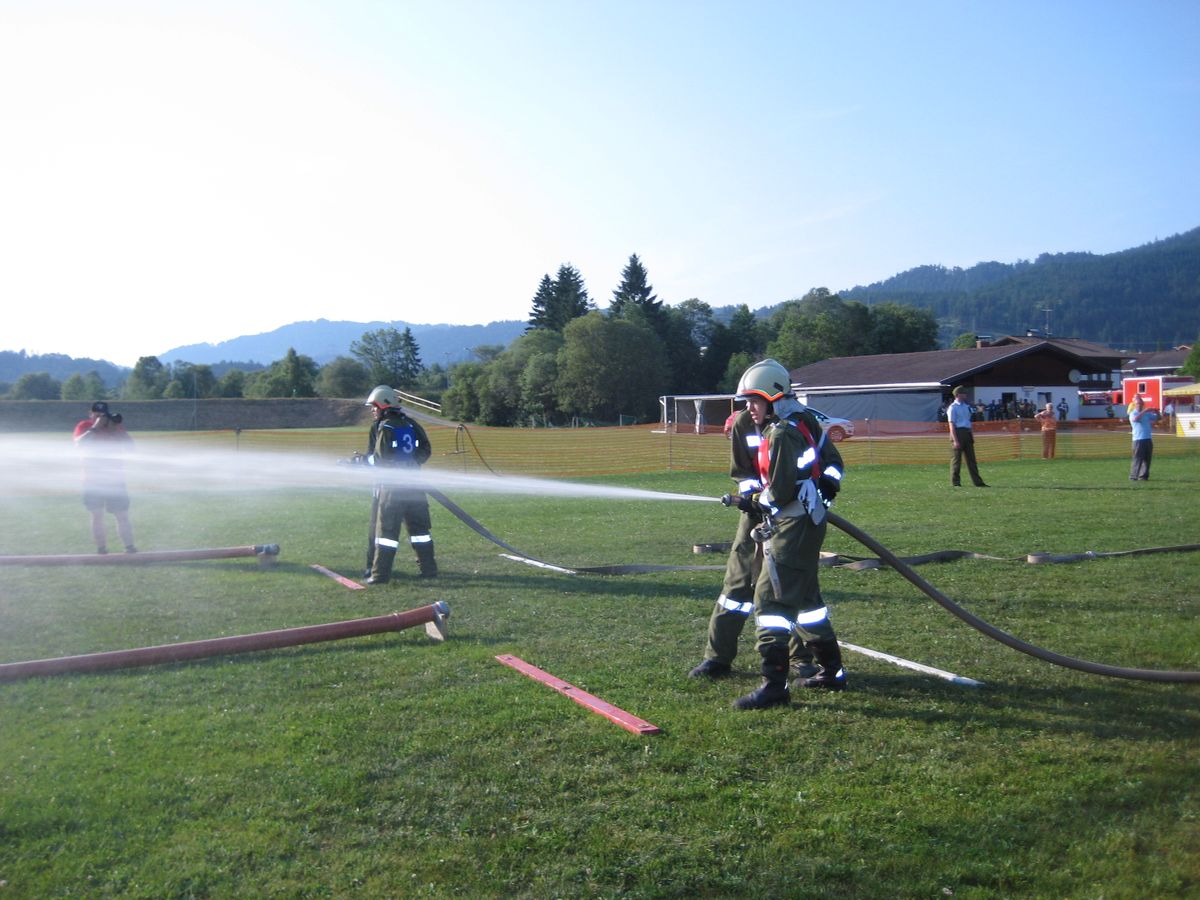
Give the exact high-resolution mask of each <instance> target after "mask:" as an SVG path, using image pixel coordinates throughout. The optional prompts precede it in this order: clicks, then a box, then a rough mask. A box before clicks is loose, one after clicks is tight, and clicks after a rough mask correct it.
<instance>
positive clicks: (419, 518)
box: [366, 384, 437, 584]
mask: <svg viewBox="0 0 1200 900" xmlns="http://www.w3.org/2000/svg"><path fill="white" fill-rule="evenodd" d="M366 405H367V406H369V407H371V410H372V412H373V413H374V416H375V421H374V422H373V423H372V424H371V432H370V435H369V437H368V440H367V455H366V461H367V464H368V465H372V466H378V467H379V468H380V470H381V472H380V476H381V480H380V482H379V483H378V484H376V486H375V496H374V501H373V504H372V510H371V540H370V543H369V545H368V547H367V584H386V583H387V582H388V581H389V580H390V579H391V577H392V564H393V562H394V561H395V558H396V550H397V548H399V546H400V527H401V525H404V526H406V527H407V528H408V540H409V543H410V544H412V548H413V550H414V552H415V553H416V554H417V562H418V564H419V566H420V571H421V577H422V578H433V577H435V576H436V575H437V562H436V561H435V560H434V558H433V536H432V535H431V534H430V528H431V525H430V520H429V501H428V499H426V497H425V492H424V491H422V490H421V489H420V488H419V487H413V486H412V485H410V484H405V483H404V481H405V479H404V476H403V475H402V474H401V470H404V469H410V470H414V471H415V470H416V469H418V468H420V467H421V466H422V465H424V463H425V461H426V460H427V459H429V456H430V454H431V453H432V452H433V451H432V448H431V447H430V446H429V436H428V435H426V434H425V429H424V428H422V427H421V424H420V423H419V422H417V421H416V420H415V419H412V418H409V417H408V416H407V415H406V414H405V413H404V410H403V409H401V408H400V398H399V396H398V395H397V394H396V392H395V391H394V390H392V388H390V387H388V386H387V385H383V384H381V385H379V387H377V388H375V390H373V391H371V395H370V396H369V397H367V402H366ZM385 472H386V473H388V474H387V477H384V473H385Z"/></svg>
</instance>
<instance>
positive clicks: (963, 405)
mask: <svg viewBox="0 0 1200 900" xmlns="http://www.w3.org/2000/svg"><path fill="white" fill-rule="evenodd" d="M946 420H947V421H948V422H949V423H950V442H951V443H952V444H953V445H954V456H953V457H952V459H951V461H950V483H951V484H952V485H954V486H955V487H962V479H961V471H962V461H963V459H964V458H965V459H966V461H967V472H968V473H969V474H970V476H971V483H972V484H974V485H975V487H987V485H986V484H984V483H983V478H982V476H980V474H979V464H978V463H977V462H976V461H975V433H974V432H973V431H971V404H970V403H968V402H967V389H966V388H965V387H958V388H955V389H954V402H953V403H951V404H950V408H949V409H947V410H946Z"/></svg>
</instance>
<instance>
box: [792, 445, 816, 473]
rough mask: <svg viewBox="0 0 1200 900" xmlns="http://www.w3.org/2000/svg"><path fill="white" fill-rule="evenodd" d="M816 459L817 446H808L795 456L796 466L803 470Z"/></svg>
mask: <svg viewBox="0 0 1200 900" xmlns="http://www.w3.org/2000/svg"><path fill="white" fill-rule="evenodd" d="M816 461H817V448H816V447H809V448H808V449H807V450H805V451H804V452H803V453H801V454H800V455H799V456H797V457H796V468H798V469H800V470H801V471H803V470H804V469H806V468H808V467H809V466H811V465H812V464H813V463H814V462H816Z"/></svg>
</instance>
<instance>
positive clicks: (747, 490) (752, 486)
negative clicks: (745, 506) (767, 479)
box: [738, 478, 762, 494]
mask: <svg viewBox="0 0 1200 900" xmlns="http://www.w3.org/2000/svg"><path fill="white" fill-rule="evenodd" d="M761 489H762V482H761V481H759V480H758V479H757V478H746V479H744V480H743V481H739V482H738V493H739V494H753V493H754V492H755V491H757V490H761Z"/></svg>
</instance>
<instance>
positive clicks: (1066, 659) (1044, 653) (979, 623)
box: [828, 512, 1200, 682]
mask: <svg viewBox="0 0 1200 900" xmlns="http://www.w3.org/2000/svg"><path fill="white" fill-rule="evenodd" d="M828 515H829V521H830V522H832V523H833V524H834V525H835V526H836V527H838V528H840V529H841V530H842V531H844V532H846V534H848V535H850V537H852V538H854V539H855V540H856V541H858V542H859V543H860V544H862V545H863V546H864V547H866V548H867V549H868V550H872V551H874V552H875V553H877V554H879V557H880V559H882V560H883V561H884V562H886V563H887V564H888V565H890V566H891V567H892V568H893V569H895V570H896V571H897V572H899V573H900V574H901V575H903V576H904V577H905V578H906V579H908V580H909V581H910V582H912V584H914V585H916V587H917V589H918V590H920V591H921V593H923V594H925V595H926V596H927V597H929V598H930V599H931V600H933V601H934V602H935V603H937V604H938V605H939V606H941V607H942V608H943V609H944V610H946V611H947V612H949V613H950V614H952V615H954V616H957V617H958V618H960V619H962V620H963V621H964V622H966V623H967V624H968V625H970V626H971V627H972V628H974V629H975V630H976V631H979V632H981V633H983V634H985V635H987V636H988V637H990V638H991V639H992V640H994V641H999V642H1000V643H1001V644H1004V645H1005V646H1007V647H1012V648H1013V649H1014V650H1020V651H1021V652H1022V653H1027V654H1029V655H1030V656H1033V657H1035V658H1037V659H1040V660H1042V661H1043V662H1048V663H1052V664H1053V665H1056V666H1063V667H1065V668H1068V669H1076V670H1078V671H1080V672H1089V673H1091V674H1092V675H1107V676H1109V677H1112V678H1132V679H1135V680H1137V681H1187V682H1200V672H1171V671H1165V670H1160V669H1131V668H1126V667H1125V666H1110V665H1106V664H1104V663H1095V662H1089V661H1088V660H1085V659H1077V658H1075V657H1073V656H1063V655H1062V654H1061V653H1055V652H1053V651H1052V650H1044V649H1042V648H1041V647H1036V646H1034V645H1033V644H1030V643H1027V642H1026V641H1023V640H1021V639H1020V638H1017V637H1013V636H1012V635H1011V634H1009V633H1008V632H1006V631H1001V630H1000V629H999V628H997V627H996V626H994V625H991V624H989V623H988V622H985V621H984V620H983V619H981V618H979V617H978V616H976V615H974V614H972V613H969V612H967V611H966V610H965V609H963V608H962V607H961V606H959V605H958V604H957V603H955V602H954V601H953V600H951V599H950V598H949V597H947V596H946V595H945V594H943V593H942V592H941V591H939V590H938V589H937V588H935V587H934V586H933V585H931V584H930V583H929V582H928V581H926V580H925V579H923V578H922V577H921V576H920V575H918V574H917V573H916V572H914V571H913V570H912V568H911V567H909V566H908V565H905V563H904V562H903V561H902V560H901V559H900V558H899V557H898V556H896V554H894V553H892V551H891V550H889V549H888V548H887V547H885V546H883V544H881V543H879V541H877V540H875V539H874V538H873V537H871V536H870V535H869V534H867V533H866V532H865V531H863V530H862V529H860V528H858V527H857V526H855V525H853V524H851V523H850V522H847V521H846V520H845V519H843V518H842V517H841V516H839V515H836V514H834V513H832V512H831V513H829V514H828Z"/></svg>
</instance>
